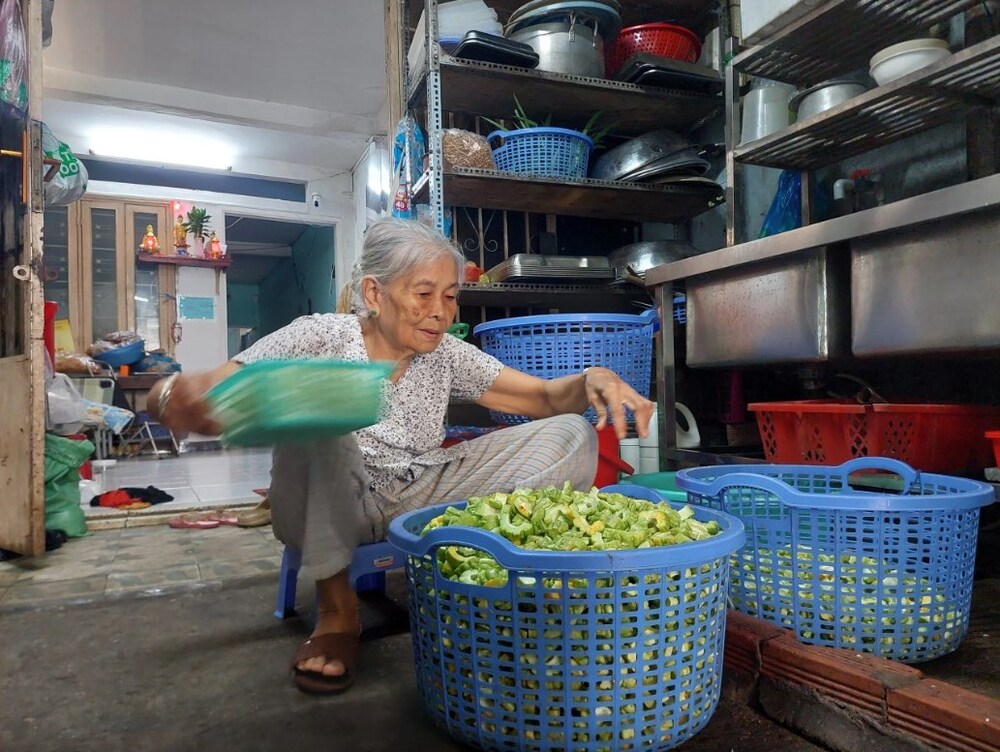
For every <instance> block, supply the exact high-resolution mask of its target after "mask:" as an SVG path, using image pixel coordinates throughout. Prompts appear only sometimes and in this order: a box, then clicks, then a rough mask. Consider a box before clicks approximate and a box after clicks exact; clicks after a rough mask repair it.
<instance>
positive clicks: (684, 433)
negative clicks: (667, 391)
mask: <svg viewBox="0 0 1000 752" xmlns="http://www.w3.org/2000/svg"><path fill="white" fill-rule="evenodd" d="M674 406H675V408H676V412H677V413H679V414H680V416H679V417H680V418H682V419H683V421H684V424H685V425H686V426H687V428H684V427H683V426H682V425H681V421H680V420H677V419H676V418H675V419H674V425H675V426H676V433H675V436H676V437H677V439H676V441H677V448H678V449H691V448H693V447H696V446H698V445H699V444H701V433H699V431H698V422H697V421H696V420H695V419H694V415H693V414H692V413H691V411H690V410H688V408H687V406H686V405H684V403H682V402H676V403H675V404H674ZM657 417H658V416H657V411H656V409H655V408H654V410H653V417H652V418H650V419H649V436H647V437H646V438H644V439H639V446H640V448H643V447H659V445H660V428H659V423H658V422H657Z"/></svg>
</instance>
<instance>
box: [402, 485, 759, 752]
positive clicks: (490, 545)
mask: <svg viewBox="0 0 1000 752" xmlns="http://www.w3.org/2000/svg"><path fill="white" fill-rule="evenodd" d="M604 490H606V491H609V492H618V493H624V494H627V495H629V496H633V497H637V498H643V499H647V500H650V501H655V502H661V501H663V497H662V496H660V495H659V494H657V493H656V492H655V491H653V490H652V489H645V488H641V487H639V486H610V487H608V488H606V489H604ZM461 505H464V502H459V503H456V504H455V506H461ZM448 506H451V505H449V504H443V505H439V506H436V507H430V508H427V509H419V510H416V511H413V512H408V513H406V514H403V515H401V516H400V517H398V518H396V519H395V520H393V521H392V523H391V524H390V525H389V541H390V542H391V543H392V544H393V545H395V546H396V547H397V548H399V549H401V550H402V551H403V552H404V554H405V555H406V559H407V560H406V576H407V585H408V589H409V602H410V626H411V632H412V635H413V651H414V659H415V666H416V674H417V685H418V687H419V689H420V693H421V695H422V697H423V702H424V707H425V709H426V710H427V712H428V714H429V715H430V716H431V718H432V719H433V720H434V722H435V723H437V724H438V725H439V726H440V727H442V728H443V729H445V730H446V731H447V732H448V733H449V734H451V735H452V736H453V737H454V738H455V739H458V740H459V741H462V742H465V743H468V744H472V745H474V746H476V747H479V748H481V749H485V750H498V751H499V750H504V752H511V751H512V750H524V751H526V752H542V751H543V750H546V751H548V750H553V751H554V750H579V752H598V751H602V752H621V751H624V750H649V751H650V752H655V751H656V750H666V749H672V748H673V747H676V746H677V745H679V744H681V743H682V742H684V741H685V740H687V739H689V738H690V737H691V736H693V735H694V734H695V733H697V732H698V731H700V730H701V729H702V728H703V727H704V726H705V724H706V723H708V721H709V719H710V718H711V716H712V713H713V712H714V711H715V707H716V705H717V703H718V700H719V690H720V687H721V678H722V646H723V638H724V635H725V626H726V584H727V580H728V568H729V557H730V554H732V552H733V551H735V550H737V549H738V548H740V547H741V546H742V545H743V542H744V533H743V525H742V523H740V521H739V520H738V519H736V518H735V517H732V516H730V515H727V514H724V513H720V512H714V511H712V510H707V509H703V510H700V511H699V512H698V515H697V516H698V519H701V520H705V521H707V520H715V521H717V522H718V523H719V526H720V527H721V528H722V532H721V533H719V534H718V535H716V536H714V537H713V538H711V539H709V540H705V541H699V542H696V543H685V544H681V545H677V546H670V547H665V548H647V549H637V550H632V551H594V552H584V553H580V552H568V551H567V552H563V551H529V550H526V549H523V548H519V547H516V546H514V545H513V544H511V543H510V542H508V541H507V540H506V539H504V538H501V537H500V536H498V535H496V534H494V533H491V532H488V531H485V530H478V529H474V528H466V527H458V526H448V527H442V528H438V529H436V530H433V531H431V532H429V533H428V534H427V535H424V536H421V535H420V531H421V530H422V529H423V527H424V526H425V525H426V524H427V523H428V522H429V521H430V520H431V519H433V518H434V517H437V516H438V515H439V514H442V513H443V512H444V510H445V508H446V507H448ZM673 506H675V507H679V506H681V505H679V504H675V505H673ZM451 545H460V546H470V547H472V548H477V549H480V550H482V551H485V552H487V553H488V554H490V555H491V556H493V557H494V558H495V559H496V560H497V561H498V562H500V563H501V564H502V565H503V566H504V567H506V568H507V569H508V571H509V576H508V580H507V583H506V584H505V585H503V586H502V587H485V586H479V585H466V584H462V583H457V582H452V581H450V580H448V579H447V578H445V577H443V576H442V575H441V573H440V572H439V570H438V567H437V564H436V562H437V558H436V553H437V549H438V548H440V547H441V546H451ZM570 659H572V660H570Z"/></svg>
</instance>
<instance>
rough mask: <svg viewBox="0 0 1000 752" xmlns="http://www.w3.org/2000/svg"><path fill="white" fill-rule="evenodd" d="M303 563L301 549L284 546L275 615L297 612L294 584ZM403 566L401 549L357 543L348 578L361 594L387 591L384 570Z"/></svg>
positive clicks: (283, 617) (385, 543) (386, 545)
mask: <svg viewBox="0 0 1000 752" xmlns="http://www.w3.org/2000/svg"><path fill="white" fill-rule="evenodd" d="M301 566H302V552H301V551H298V550H296V549H294V548H292V547H291V546H285V551H284V553H283V554H282V555H281V574H279V575H278V604H277V607H276V608H275V609H274V615H275V616H276V617H278V618H279V619H287V618H288V617H289V616H291V615H292V614H293V613H294V612H295V586H296V584H297V582H298V578H299V569H300V568H301ZM402 566H403V554H402V552H401V551H400V550H399V549H398V548H396V547H395V546H393V545H392V544H390V543H389V541H382V542H381V543H369V544H368V545H365V546H358V548H357V549H355V551H354V558H353V559H352V560H351V567H350V570H349V572H350V574H349V575H348V576H349V580H350V583H351V587H352V588H354V589H355V591H357V592H358V593H359V594H361V593H373V592H384V591H385V573H386V572H388V571H389V570H390V569H399V568H401V567H402Z"/></svg>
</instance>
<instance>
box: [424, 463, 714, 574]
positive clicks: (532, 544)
mask: <svg viewBox="0 0 1000 752" xmlns="http://www.w3.org/2000/svg"><path fill="white" fill-rule="evenodd" d="M449 525H464V526H466V527H478V528H482V529H483V530H489V531H491V532H494V533H497V534H498V535H502V536H503V537H504V538H506V539H507V540H509V541H510V542H511V543H514V544H515V545H518V546H521V547H522V548H526V549H529V550H534V551H615V550H625V549H634V548H650V547H653V546H673V545H677V544H679V543H689V542H691V541H700V540H705V539H706V538H711V537H712V536H713V535H717V534H718V533H719V532H720V528H719V524H718V523H717V522H715V521H714V520H712V521H710V522H700V521H699V520H697V519H695V510H694V509H692V508H691V507H690V506H685V507H683V508H682V509H679V510H674V509H673V508H672V507H671V506H670V505H669V504H666V503H659V504H657V503H654V502H651V501H646V500H644V499H634V498H631V497H629V496H625V495H623V494H619V493H600V492H599V491H598V490H597V489H596V488H592V489H591V490H590V491H589V492H583V491H574V490H573V489H572V487H571V486H570V484H569V483H566V484H565V485H564V486H563V487H562V489H557V488H554V487H553V488H546V489H543V490H538V491H532V490H527V489H518V490H516V491H514V492H512V493H509V494H507V493H494V494H490V495H489V496H481V497H478V498H472V499H469V503H468V504H467V505H466V507H465V509H456V508H455V507H449V508H448V509H447V510H445V513H444V514H442V515H439V516H438V517H435V518H434V519H432V520H431V521H430V522H428V523H427V525H425V526H424V529H423V531H422V533H421V534H426V533H427V532H429V531H431V530H435V529H437V528H439V527H447V526H449ZM438 566H439V567H440V570H441V574H442V575H444V576H445V577H447V578H448V579H449V580H452V581H453V582H463V583H466V584H469V585H487V586H495V587H498V586H501V585H505V584H506V583H507V570H505V569H504V568H503V567H501V566H500V565H499V564H498V563H497V561H496V560H495V559H494V558H493V557H492V556H490V555H489V554H485V553H483V552H481V551H477V550H475V549H472V548H465V547H461V546H444V547H442V548H441V549H440V550H439V551H438ZM580 587H582V588H585V587H586V583H582V584H581V585H580Z"/></svg>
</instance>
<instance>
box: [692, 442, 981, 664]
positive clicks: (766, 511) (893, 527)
mask: <svg viewBox="0 0 1000 752" xmlns="http://www.w3.org/2000/svg"><path fill="white" fill-rule="evenodd" d="M873 470H882V471H888V472H891V473H895V474H896V475H898V476H899V478H900V481H901V482H900V489H901V490H900V492H899V493H893V492H892V491H890V490H879V489H872V488H871V486H869V489H868V490H859V489H856V488H852V487H851V483H850V480H853V479H850V480H849V476H850V475H851V474H852V473H860V472H870V471H873ZM857 477H858V476H855V478H857ZM677 484H678V485H679V486H680V487H681V488H684V489H686V490H687V491H688V493H689V497H688V498H689V499H690V500H691V501H692V503H700V504H703V505H705V506H707V507H710V508H712V509H719V510H725V511H727V512H729V513H730V514H734V515H736V516H737V517H739V518H740V519H741V520H743V523H744V524H745V525H746V530H747V545H746V547H745V548H744V549H743V550H742V551H740V552H739V553H738V554H736V555H735V556H734V557H733V562H732V580H731V586H730V595H731V597H732V600H733V603H734V605H735V607H736V608H737V609H738V610H740V611H742V612H743V613H745V614H748V615H750V616H755V617H757V618H760V619H764V620H766V621H769V622H772V623H773V624H777V625H779V626H783V627H790V628H791V629H793V630H795V633H796V634H797V635H798V637H799V639H800V640H802V641H803V642H808V643H812V644H816V645H829V646H832V647H838V648H847V649H849V650H861V651H865V652H869V653H875V654H877V655H880V656H882V657H884V658H891V659H894V660H898V661H903V662H905V663H917V662H919V661H926V660H929V659H931V658H936V657H938V656H941V655H944V654H946V653H949V652H951V651H952V650H954V649H955V648H957V647H958V645H959V643H961V641H962V639H963V638H964V637H965V634H966V632H967V631H968V628H969V609H970V606H971V601H972V573H973V568H974V566H975V559H976V540H977V537H978V534H979V510H980V508H981V507H983V506H986V505H987V504H990V503H991V502H992V501H993V499H994V492H993V489H992V487H991V486H989V485H987V484H985V483H980V482H978V481H974V480H967V479H964V478H952V477H949V476H945V475H930V474H921V473H919V472H917V471H916V470H914V469H913V468H911V467H910V466H909V465H906V464H904V463H902V462H899V461H898V460H893V459H887V458H882V457H867V458H863V459H857V460H851V461H850V462H845V463H844V464H843V465H840V466H838V467H818V466H815V465H729V466H719V467H699V468H694V469H690V470H681V471H680V472H678V473H677Z"/></svg>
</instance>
